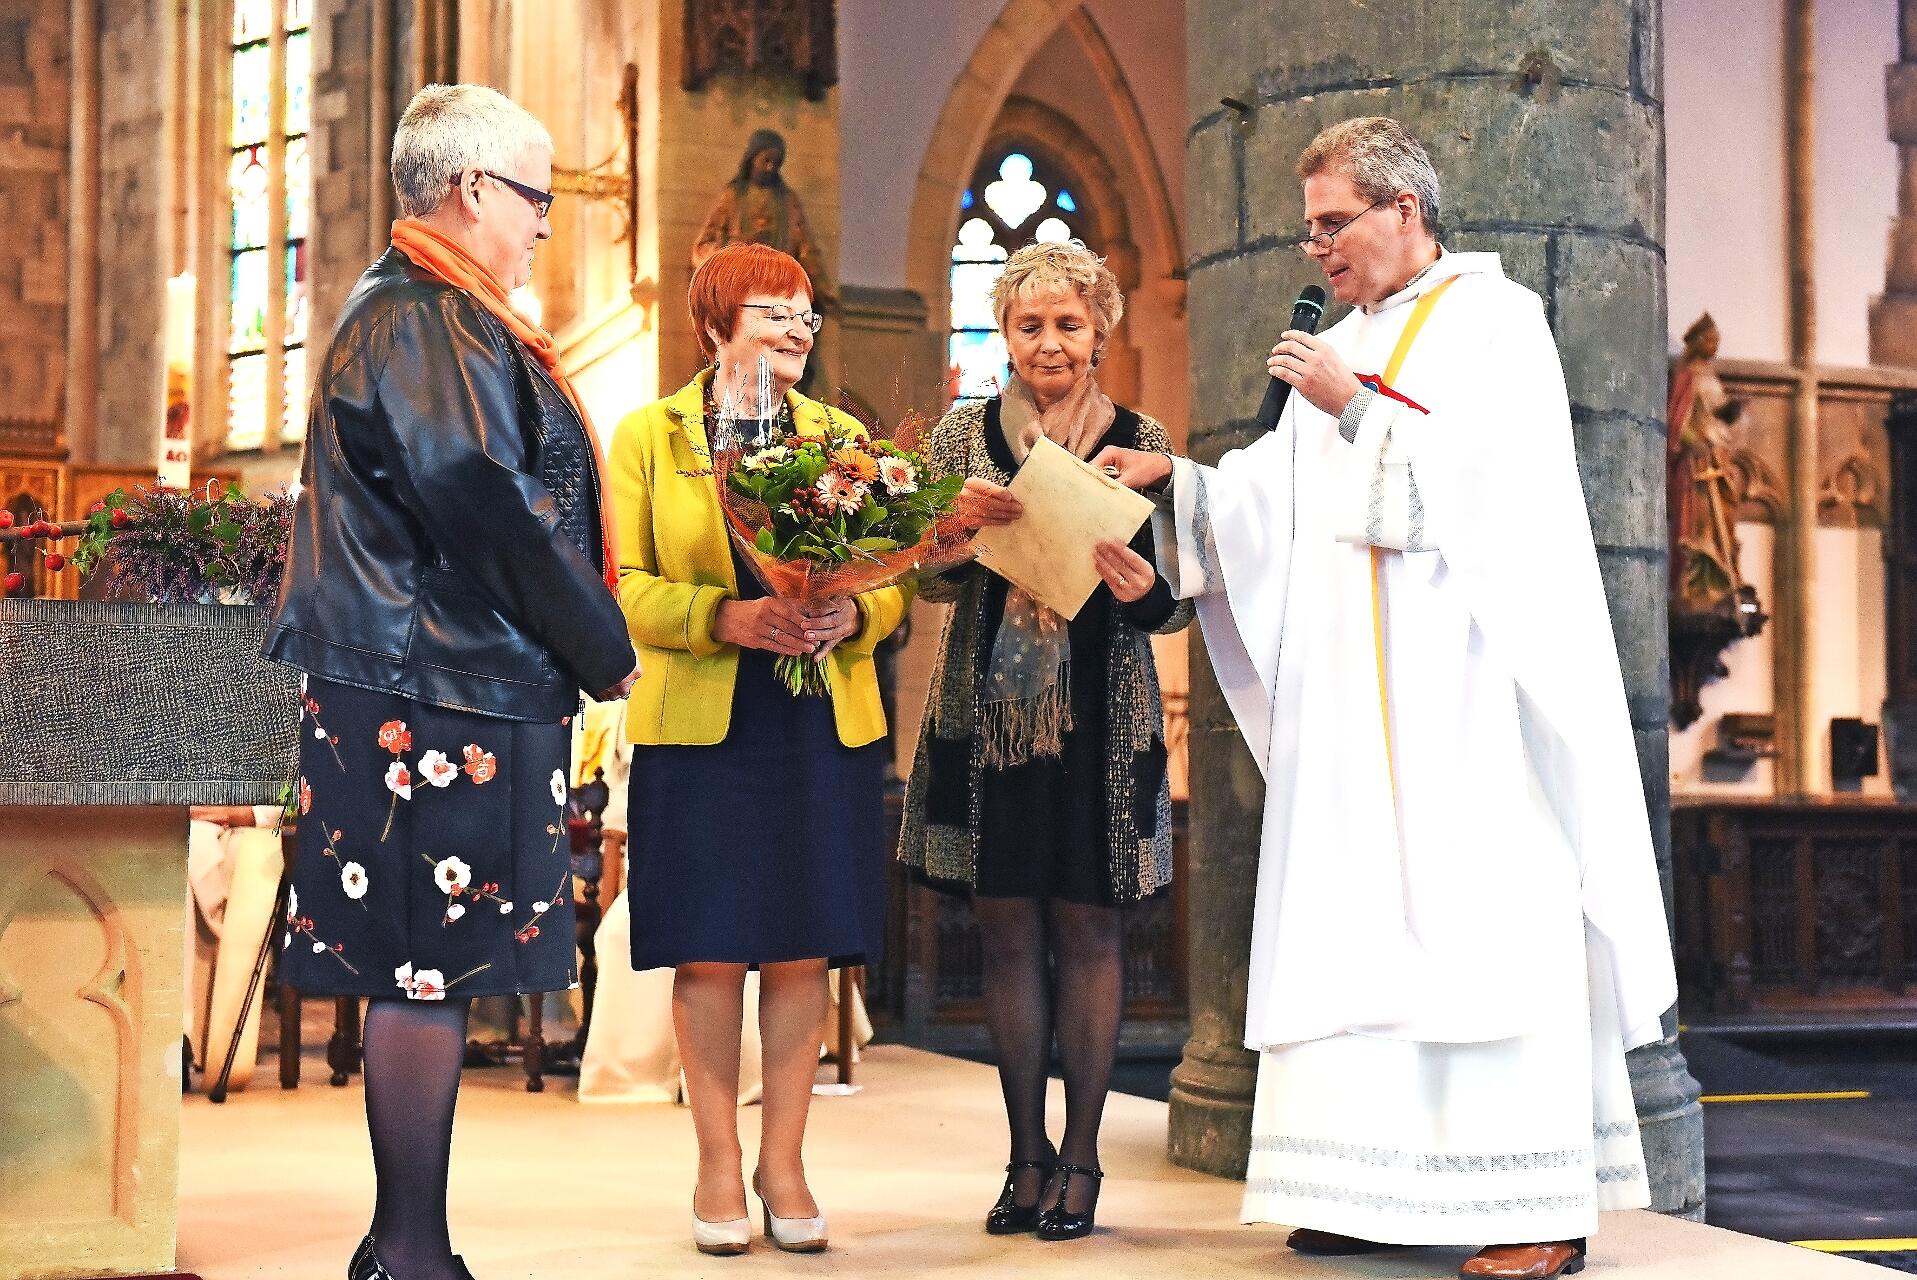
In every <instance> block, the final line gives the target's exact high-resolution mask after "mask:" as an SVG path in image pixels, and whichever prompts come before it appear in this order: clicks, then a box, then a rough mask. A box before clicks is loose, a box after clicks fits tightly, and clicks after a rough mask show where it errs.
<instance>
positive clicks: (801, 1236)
mask: <svg viewBox="0 0 1917 1280" xmlns="http://www.w3.org/2000/svg"><path fill="white" fill-rule="evenodd" d="M752 1194H753V1195H755V1196H758V1197H759V1208H760V1210H761V1211H762V1212H763V1214H764V1216H765V1234H766V1238H767V1239H768V1240H770V1241H772V1243H773V1244H775V1245H777V1246H778V1247H779V1248H780V1249H783V1250H784V1251H785V1252H787V1253H818V1252H820V1251H822V1250H823V1249H824V1248H825V1246H826V1233H825V1215H824V1214H820V1215H819V1216H818V1217H816V1218H781V1217H780V1216H779V1215H778V1214H776V1213H774V1212H772V1203H771V1202H770V1201H769V1200H767V1199H766V1198H765V1192H763V1191H761V1190H760V1189H759V1175H758V1174H756V1173H755V1174H753V1175H752Z"/></svg>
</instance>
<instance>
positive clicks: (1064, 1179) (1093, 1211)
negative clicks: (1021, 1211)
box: [1037, 1163, 1105, 1240]
mask: <svg viewBox="0 0 1917 1280" xmlns="http://www.w3.org/2000/svg"><path fill="white" fill-rule="evenodd" d="M1053 1172H1054V1173H1057V1174H1059V1175H1061V1176H1060V1177H1059V1180H1058V1202H1057V1203H1056V1204H1054V1205H1052V1206H1051V1207H1050V1208H1049V1209H1044V1210H1041V1211H1040V1212H1039V1215H1038V1225H1037V1234H1038V1238H1039V1239H1040V1240H1076V1239H1078V1238H1079V1237H1080V1236H1088V1235H1090V1234H1091V1233H1092V1219H1093V1218H1095V1217H1096V1216H1097V1214H1098V1189H1099V1187H1101V1186H1102V1185H1104V1178H1105V1171H1104V1170H1103V1169H1087V1168H1086V1167H1085V1166H1084V1165H1082V1164H1064V1163H1060V1164H1059V1165H1058V1166H1057V1167H1056V1168H1055V1169H1054V1170H1053ZM1074 1176H1082V1177H1086V1178H1091V1179H1093V1182H1092V1202H1091V1203H1090V1204H1088V1205H1086V1206H1085V1212H1083V1213H1073V1212H1072V1211H1071V1210H1070V1209H1067V1208H1066V1207H1065V1197H1066V1192H1067V1191H1069V1190H1070V1189H1071V1185H1072V1178H1073V1177H1074Z"/></svg>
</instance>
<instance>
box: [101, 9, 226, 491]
mask: <svg viewBox="0 0 1917 1280" xmlns="http://www.w3.org/2000/svg"><path fill="white" fill-rule="evenodd" d="M174 8H175V6H172V5H168V4H163V3H161V2H160V0H128V3H125V4H114V5H111V6H105V5H103V6H101V7H100V10H99V14H100V18H101V21H100V23H99V26H98V28H97V30H98V45H97V52H95V53H94V54H93V55H92V57H91V58H90V61H91V64H92V66H91V70H92V71H93V73H94V74H95V75H96V76H97V82H96V85H95V86H94V88H93V92H94V93H95V94H96V96H95V97H94V99H93V101H94V102H95V103H97V106H98V113H97V128H98V130H99V147H100V151H99V157H98V160H97V168H96V169H95V170H94V177H95V181H96V183H97V186H96V187H95V190H94V192H93V195H94V199H95V201H96V203H95V207H94V210H93V211H91V216H92V217H93V218H94V219H95V222H94V225H95V227H96V228H97V232H98V237H97V240H96V242H95V244H94V264H95V270H96V271H97V276H96V279H97V282H98V289H99V291H100V295H101V296H100V298H99V299H98V302H99V305H98V306H97V309H95V311H94V316H95V327H94V330H93V333H92V335H91V342H90V343H89V345H88V346H87V348H86V349H81V350H75V351H73V352H72V353H70V358H71V359H73V360H75V361H82V360H84V361H91V362H92V363H93V365H94V367H95V372H94V374H93V379H92V380H93V383H94V387H93V389H94V394H95V400H94V403H93V404H92V405H91V406H87V407H85V408H82V409H81V410H80V411H79V413H78V414H77V415H76V416H77V417H79V418H81V420H82V421H88V420H90V421H91V422H92V424H93V438H92V440H91V441H90V442H89V443H90V448H89V455H90V456H84V457H82V458H81V459H80V460H81V461H91V462H116V463H126V464H129V465H133V464H144V463H156V464H157V461H158V458H159V451H160V429H161V425H162V421H163V419H164V416H165V407H166V368H165V355H164V351H163V343H164V340H165V338H164V335H165V332H166V323H165V319H166V280H167V277H168V276H169V275H171V274H172V273H173V271H174V270H175V269H176V268H175V267H174V265H173V264H174V263H175V261H176V257H175V251H176V248H177V247H178V246H177V245H176V243H175V239H176V237H175V225H174V222H175V220H174V210H173V201H174V200H175V199H176V198H177V195H178V193H177V192H176V191H175V190H174V187H173V184H174V183H175V182H177V181H179V180H180V176H179V175H178V174H177V173H175V172H174V171H173V170H174V166H173V165H171V164H166V163H157V162H156V161H162V160H164V158H165V157H166V156H167V155H168V151H167V147H166V140H167V139H170V138H172V137H173V136H174V128H173V123H174V121H173V113H174V112H176V111H178V110H179V109H180V108H179V104H178V102H177V101H176V99H175V94H176V92H177V90H178V89H179V87H180V86H179V84H178V82H177V63H176V59H177V56H178V44H177V42H178V41H180V40H181V39H183V38H184V33H183V32H182V30H181V29H180V23H179V20H178V16H177V15H176V14H175V13H174V12H173V10H174ZM109 14H110V15H111V16H110V18H109V16H108V15H109ZM202 287H205V286H204V285H202Z"/></svg>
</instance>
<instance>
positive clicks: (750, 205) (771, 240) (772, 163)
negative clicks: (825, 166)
mask: <svg viewBox="0 0 1917 1280" xmlns="http://www.w3.org/2000/svg"><path fill="white" fill-rule="evenodd" d="M784 165H785V138H784V137H783V136H782V135H780V134H779V133H777V132H776V131H774V130H772V129H760V130H758V131H757V132H755V133H754V134H753V135H752V137H751V139H750V140H748V141H747V143H746V149H745V155H744V156H743V157H742V158H741V159H740V161H739V172H738V173H737V174H735V175H734V176H733V179H732V181H730V182H728V183H726V185H725V186H724V187H722V188H720V190H719V198H718V199H717V200H716V201H714V202H713V205H712V210H711V212H709V213H707V214H706V221H705V225H704V226H702V227H700V228H699V237H698V239H696V240H694V241H693V244H692V268H693V270H695V271H696V270H698V269H699V266H700V264H701V263H703V262H704V261H705V260H706V259H707V258H710V257H711V256H712V255H713V254H715V253H717V252H719V250H721V249H723V248H725V247H726V246H727V245H729V244H740V243H750V244H763V245H769V246H770V247H772V248H774V249H777V250H779V252H781V253H789V254H791V255H792V256H793V257H794V258H797V259H798V260H799V265H800V266H802V267H804V268H805V273H806V274H807V275H808V276H811V277H812V289H813V293H814V295H815V296H814V298H813V303H814V305H815V307H816V308H817V309H818V310H821V311H823V310H824V309H825V305H826V304H827V302H828V301H829V300H830V297H831V284H830V282H829V277H828V275H827V272H826V267H825V260H824V259H823V258H822V257H821V256H820V253H819V246H818V242H817V241H815V240H814V239H813V238H812V230H811V228H810V227H808V226H807V225H806V221H805V204H804V202H802V201H801V200H800V199H799V193H798V192H797V191H794V190H793V189H792V188H791V186H789V185H788V184H787V183H786V180H785V177H784V173H783V169H784Z"/></svg>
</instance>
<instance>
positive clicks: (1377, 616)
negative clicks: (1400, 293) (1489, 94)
mask: <svg viewBox="0 0 1917 1280" xmlns="http://www.w3.org/2000/svg"><path fill="white" fill-rule="evenodd" d="M1457 279H1458V278H1457V277H1456V276H1452V277H1451V278H1450V279H1449V280H1446V281H1444V282H1443V283H1442V284H1439V285H1438V286H1437V287H1435V288H1433V289H1432V290H1431V291H1430V292H1429V293H1427V294H1425V295H1424V296H1423V297H1422V298H1419V299H1418V301H1417V302H1416V303H1415V304H1413V306H1412V308H1411V318H1410V319H1409V320H1407V321H1405V326H1404V332H1403V333H1401V334H1399V335H1398V345H1397V346H1396V347H1395V348H1394V349H1393V350H1392V352H1391V361H1390V363H1388V364H1386V365H1385V370H1384V373H1383V374H1382V375H1380V377H1379V379H1378V380H1379V381H1380V382H1382V383H1383V384H1384V385H1385V386H1387V387H1389V386H1391V385H1392V384H1393V383H1395V382H1396V381H1397V380H1398V371H1399V370H1400V369H1402V368H1404V362H1405V357H1406V356H1408V355H1410V354H1411V344H1412V343H1413V342H1415V341H1416V340H1417V337H1418V330H1420V329H1422V328H1424V322H1425V321H1426V320H1427V319H1429V318H1430V316H1431V308H1433V307H1435V306H1437V305H1438V299H1439V298H1440V297H1442V296H1443V295H1444V291H1445V290H1446V289H1449V288H1450V287H1451V286H1452V285H1453V284H1455V283H1456V282H1457ZM1387 554H1391V555H1395V554H1397V553H1396V552H1392V551H1388V550H1387V548H1384V547H1373V548H1371V639H1372V643H1373V645H1374V647H1375V648H1376V650H1377V654H1378V713H1379V714H1380V715H1381V716H1383V717H1384V747H1385V772H1386V773H1387V774H1388V775H1389V776H1390V778H1391V796H1392V804H1393V805H1394V807H1395V805H1396V804H1397V796H1398V766H1397V762H1396V761H1395V760H1394V759H1393V758H1392V754H1391V692H1390V682H1389V681H1388V679H1387V678H1386V676H1385V645H1384V601H1383V594H1382V592H1381V590H1380V587H1379V584H1378V566H1379V565H1380V564H1382V563H1383V562H1384V557H1385V556H1386V555H1387Z"/></svg>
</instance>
